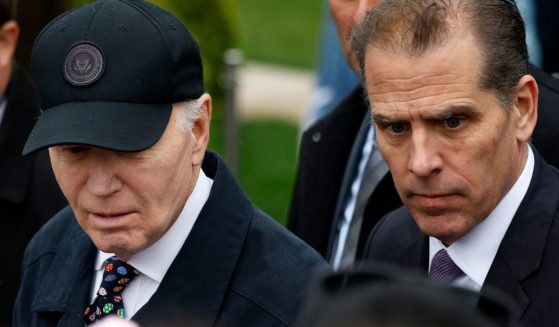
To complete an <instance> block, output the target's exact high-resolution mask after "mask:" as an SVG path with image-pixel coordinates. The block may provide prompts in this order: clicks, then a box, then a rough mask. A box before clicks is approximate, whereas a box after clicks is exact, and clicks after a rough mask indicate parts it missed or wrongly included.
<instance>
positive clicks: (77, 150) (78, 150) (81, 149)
mask: <svg viewBox="0 0 559 327" xmlns="http://www.w3.org/2000/svg"><path fill="white" fill-rule="evenodd" d="M85 150H86V147H84V146H72V147H68V148H66V151H69V152H70V153H74V154H78V153H81V152H84V151H85Z"/></svg>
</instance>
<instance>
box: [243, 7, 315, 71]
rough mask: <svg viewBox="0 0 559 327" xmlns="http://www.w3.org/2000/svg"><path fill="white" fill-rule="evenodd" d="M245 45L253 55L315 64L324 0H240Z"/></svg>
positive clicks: (294, 63)
mask: <svg viewBox="0 0 559 327" xmlns="http://www.w3.org/2000/svg"><path fill="white" fill-rule="evenodd" d="M238 2H239V14H240V18H241V19H240V21H239V23H240V27H241V35H242V40H241V44H242V49H243V50H244V51H245V55H246V56H247V57H248V58H249V59H254V60H259V61H265V62H274V63H278V64H286V65H291V66H297V67H303V68H313V67H314V65H315V62H316V59H317V48H318V43H319V42H318V36H319V31H320V27H321V22H322V15H323V13H324V9H325V8H324V7H323V6H324V1H323V0H238Z"/></svg>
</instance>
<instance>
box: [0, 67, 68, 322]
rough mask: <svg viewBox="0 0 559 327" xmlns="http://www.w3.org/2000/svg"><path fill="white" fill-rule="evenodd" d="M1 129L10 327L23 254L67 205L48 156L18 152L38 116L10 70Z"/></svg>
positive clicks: (2, 256)
mask: <svg viewBox="0 0 559 327" xmlns="http://www.w3.org/2000/svg"><path fill="white" fill-rule="evenodd" d="M6 98H7V100H8V101H7V104H6V108H5V112H4V117H3V119H2V123H1V124H0V248H1V249H3V250H2V251H0V326H1V325H6V326H8V325H10V324H11V323H10V322H11V317H12V310H13V304H14V301H15V297H16V294H17V290H18V287H19V280H20V279H19V278H20V267H21V261H22V258H23V251H24V250H25V247H26V246H27V243H28V242H29V241H30V240H31V237H33V235H34V234H35V233H36V232H37V230H39V228H40V227H41V225H42V224H43V223H44V222H45V221H47V220H48V218H50V217H52V216H53V215H54V214H55V213H56V212H57V211H58V210H60V209H62V208H63V207H64V206H65V205H66V200H65V199H64V196H63V195H62V192H60V189H59V188H58V185H57V184H56V180H55V178H54V174H53V173H52V169H51V167H50V161H49V158H48V154H47V153H46V152H40V153H37V154H35V155H32V156H28V157H23V156H22V155H21V151H22V149H23V145H24V144H25V141H26V140H27V136H28V135H29V132H30V131H31V129H32V128H33V125H34V124H35V118H36V117H38V116H39V103H38V99H37V95H36V91H35V88H34V87H33V85H32V84H31V82H30V80H29V79H28V78H27V77H26V76H25V75H24V74H23V72H22V71H20V70H19V69H18V68H17V67H14V71H13V74H12V76H11V79H10V83H9V86H8V88H7V90H6Z"/></svg>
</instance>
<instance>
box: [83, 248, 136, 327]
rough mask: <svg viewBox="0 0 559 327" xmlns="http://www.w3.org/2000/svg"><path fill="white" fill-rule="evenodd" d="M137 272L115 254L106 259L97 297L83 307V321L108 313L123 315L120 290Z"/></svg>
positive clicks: (93, 319) (90, 321)
mask: <svg viewBox="0 0 559 327" xmlns="http://www.w3.org/2000/svg"><path fill="white" fill-rule="evenodd" d="M139 274H140V273H139V272H138V270H136V269H135V268H134V267H132V266H131V265H129V264H127V263H126V262H124V261H122V260H120V259H119V258H118V257H116V256H114V257H110V258H109V259H107V261H105V266H104V267H103V277H102V280H101V287H99V290H98V291H97V297H96V298H95V300H93V302H91V304H90V305H89V306H88V307H87V308H86V309H85V312H84V320H85V322H86V323H87V324H90V323H93V322H95V321H96V320H99V319H102V318H104V317H105V316H107V315H110V314H116V315H117V316H119V317H124V306H123V304H122V292H123V291H124V289H125V288H126V286H127V285H128V283H130V282H131V281H132V279H134V277H136V276H138V275H139Z"/></svg>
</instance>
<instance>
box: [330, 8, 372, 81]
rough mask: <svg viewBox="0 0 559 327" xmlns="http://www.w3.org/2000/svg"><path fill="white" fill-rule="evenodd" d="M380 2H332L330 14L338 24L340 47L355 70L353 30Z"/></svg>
mask: <svg viewBox="0 0 559 327" xmlns="http://www.w3.org/2000/svg"><path fill="white" fill-rule="evenodd" d="M380 2H381V0H330V12H331V13H332V18H333V19H334V22H335V23H336V29H337V31H338V38H339V39H340V45H341V46H342V49H343V51H344V54H345V57H346V59H347V60H348V63H349V64H350V66H351V67H353V69H355V70H357V68H356V65H355V59H354V58H353V55H352V54H351V52H350V50H349V48H350V45H349V44H350V36H351V30H352V28H353V26H354V24H357V23H359V22H360V21H361V20H363V17H365V13H366V12H367V11H368V10H369V9H373V8H375V7H376V6H378V4H379V3H380Z"/></svg>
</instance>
